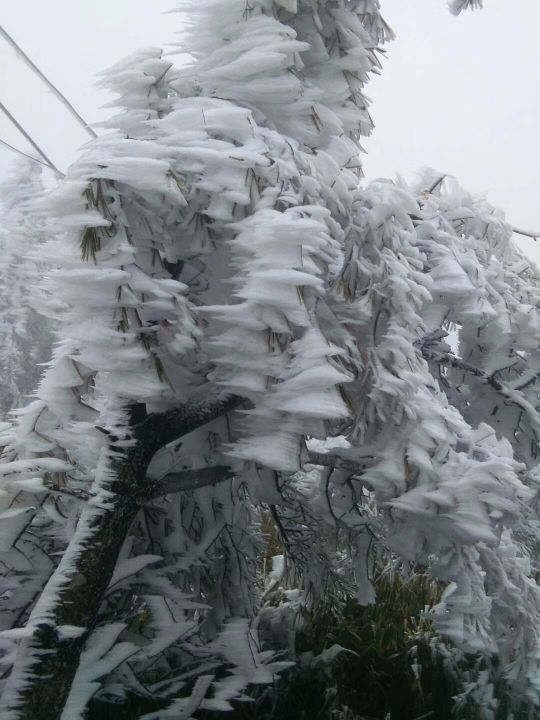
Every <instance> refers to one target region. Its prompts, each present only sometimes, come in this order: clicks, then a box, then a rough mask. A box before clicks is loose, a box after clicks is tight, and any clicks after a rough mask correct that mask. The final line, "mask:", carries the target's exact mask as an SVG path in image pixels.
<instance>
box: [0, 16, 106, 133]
mask: <svg viewBox="0 0 540 720" xmlns="http://www.w3.org/2000/svg"><path fill="white" fill-rule="evenodd" d="M0 36H2V37H3V38H4V40H5V41H6V42H8V43H9V44H10V45H11V47H12V48H14V49H15V51H16V52H17V53H19V54H20V55H21V57H22V59H23V61H24V62H25V63H26V65H28V67H29V68H30V69H31V70H32V71H33V72H34V73H36V75H37V76H38V77H39V78H40V79H41V80H42V81H43V82H44V83H45V84H46V85H47V87H48V88H49V89H50V90H51V91H52V92H53V93H54V95H56V97H57V98H58V100H60V102H61V103H62V105H64V107H66V108H67V109H68V110H69V112H70V113H71V114H72V115H73V117H74V118H75V119H76V120H77V122H78V123H79V125H81V126H82V127H83V128H84V129H85V130H86V132H87V133H88V134H89V135H90V136H91V137H93V138H95V137H97V133H95V132H94V130H93V129H92V128H91V127H90V126H89V125H88V123H87V122H86V120H85V119H84V118H83V117H81V116H80V115H79V113H78V112H77V111H76V110H75V108H74V107H73V105H72V104H71V103H70V102H69V100H68V99H67V97H66V96H65V95H63V94H62V93H61V92H60V90H59V89H58V88H57V87H56V85H53V83H52V82H51V81H50V80H49V78H48V77H47V76H46V75H44V74H43V73H42V72H41V70H40V69H39V68H38V66H37V65H36V64H35V63H34V62H32V60H31V59H30V58H29V57H28V55H27V54H26V53H25V52H24V50H23V49H22V48H21V47H20V46H19V45H18V44H17V43H16V42H15V40H14V39H13V38H12V37H11V35H9V33H8V32H6V30H4V28H3V27H2V26H1V25H0Z"/></svg>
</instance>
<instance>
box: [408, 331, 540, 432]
mask: <svg viewBox="0 0 540 720" xmlns="http://www.w3.org/2000/svg"><path fill="white" fill-rule="evenodd" d="M418 346H419V347H420V349H421V352H422V355H423V356H424V358H425V359H426V360H431V361H433V362H436V363H439V364H443V365H447V366H448V367H453V368H456V369H458V370H462V371H463V372H464V373H467V374H468V375H473V376H474V377H475V378H477V379H478V380H479V381H480V382H482V383H485V384H486V385H489V386H490V387H491V388H492V389H493V390H494V391H495V392H496V393H498V394H499V395H501V396H502V397H503V398H504V399H505V401H506V402H507V403H510V404H511V405H515V406H516V407H517V408H519V409H520V410H521V411H522V412H523V413H524V414H525V415H526V417H527V418H528V420H529V422H530V424H531V428H532V430H533V432H534V435H535V437H536V439H537V440H540V413H539V412H538V410H537V409H536V408H535V407H534V405H532V403H530V402H529V401H528V400H527V398H526V397H525V396H524V395H523V393H522V392H521V391H520V390H516V389H514V388H512V387H510V386H509V385H507V384H506V383H504V382H502V381H501V380H498V379H497V378H496V377H495V375H494V374H488V373H486V372H484V371H483V370H481V369H480V368H478V367H476V366H475V365H471V364H470V363H468V362H467V361H466V360H463V359H462V358H460V357H457V356H456V355H454V354H453V353H452V352H450V351H449V350H446V349H444V350H440V349H437V347H436V345H433V344H431V340H430V338H425V339H424V340H423V341H421V342H420V343H418Z"/></svg>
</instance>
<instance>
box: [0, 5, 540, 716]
mask: <svg viewBox="0 0 540 720" xmlns="http://www.w3.org/2000/svg"><path fill="white" fill-rule="evenodd" d="M470 4H471V3H469V5H470ZM461 5H462V4H454V6H453V9H454V10H455V11H459V10H460V9H462V8H461ZM186 7H187V8H188V10H189V22H188V30H185V31H184V35H183V38H182V42H181V45H180V47H181V49H182V51H184V52H185V51H189V52H191V54H192V57H193V61H192V63H191V64H190V65H188V66H187V67H184V68H181V69H176V68H174V67H173V65H172V64H171V62H170V61H169V60H166V59H165V58H164V57H163V55H162V52H161V50H159V49H156V48H148V49H145V50H142V51H140V52H138V53H135V54H134V55H132V56H130V57H129V58H127V59H126V60H124V61H122V62H120V63H118V64H117V65H115V66H114V67H113V68H111V69H110V70H109V71H107V72H106V73H103V75H102V78H103V83H104V84H105V85H106V86H107V87H108V88H110V89H112V90H113V91H114V92H115V93H116V94H117V96H118V97H117V100H116V101H115V105H116V106H117V107H119V108H120V113H119V114H118V115H116V116H114V117H112V118H111V119H110V120H109V121H108V122H107V123H106V124H105V127H106V132H105V133H104V134H103V135H101V136H100V137H99V138H97V139H96V140H94V141H92V142H90V143H89V144H87V145H86V146H85V148H84V149H83V152H82V155H81V157H80V158H79V160H77V161H76V162H75V163H74V164H73V165H72V167H71V168H70V170H69V172H68V174H67V176H66V178H65V179H64V180H62V181H61V182H60V183H59V185H58V187H57V188H55V189H54V191H52V192H51V193H50V194H49V195H48V197H47V198H46V200H45V201H44V203H45V204H46V207H47V217H48V225H49V227H50V239H49V240H48V242H47V243H45V244H44V245H43V247H42V250H41V258H42V262H46V263H47V264H49V265H51V266H52V267H54V268H55V270H54V272H51V273H50V274H49V276H48V277H47V278H46V279H45V280H44V282H43V284H42V287H41V291H40V292H41V294H40V296H39V297H40V311H41V312H43V313H44V314H46V315H47V317H50V318H52V319H53V320H54V322H55V323H57V326H58V328H59V331H58V337H59V341H58V343H57V344H56V346H55V348H54V352H53V357H52V359H51V361H50V363H49V365H48V367H47V371H46V373H45V375H44V377H43V379H42V381H41V383H40V385H39V388H38V389H37V392H36V398H35V399H34V401H33V402H32V403H30V404H29V405H27V406H26V407H25V408H24V409H22V410H20V411H18V414H17V422H16V425H15V426H14V427H4V428H3V429H2V442H3V445H4V447H5V449H4V455H3V458H2V465H1V466H0V467H1V468H2V472H1V479H0V483H1V484H0V490H1V493H0V505H1V512H0V540H1V544H0V560H1V568H2V577H3V588H2V595H1V603H2V606H1V607H2V612H1V613H0V617H1V623H2V629H3V630H5V632H4V634H3V635H0V664H1V665H2V678H3V680H2V682H3V684H4V697H3V702H4V708H5V710H4V711H3V712H4V716H5V717H6V718H30V717H33V716H32V714H31V713H32V712H35V708H36V707H40V711H42V708H43V707H47V708H48V710H47V712H49V714H48V715H47V714H45V715H43V717H47V718H48V717H57V716H58V712H57V710H58V708H60V710H61V711H63V712H64V716H65V717H67V716H69V717H70V719H71V718H76V717H82V716H83V713H84V711H85V710H84V709H85V707H86V705H87V703H88V702H89V701H90V699H91V698H92V697H95V698H97V699H100V700H101V701H109V702H123V701H124V700H125V699H126V697H127V696H128V695H129V694H137V695H140V696H143V697H145V698H146V699H147V700H148V701H150V700H151V701H153V702H155V703H156V707H157V708H158V710H157V711H156V713H153V712H151V713H150V714H148V715H147V717H148V718H151V717H169V716H170V717H186V718H187V717H189V716H190V715H191V714H192V713H193V712H195V711H196V709H197V708H198V707H202V708H208V709H222V710H226V709H230V701H231V700H232V699H234V698H236V697H239V696H241V695H242V693H243V692H244V691H245V689H246V686H247V685H249V684H252V683H260V682H269V681H270V680H271V678H272V675H273V673H274V672H278V671H279V670H280V669H281V668H282V667H283V665H282V664H280V663H276V662H275V661H273V659H272V657H271V654H270V653H269V652H267V651H266V650H264V649H260V648H261V645H260V643H259V641H258V639H257V637H256V626H257V622H256V621H255V622H254V618H256V616H257V612H258V606H259V604H260V598H261V595H262V593H261V592H260V589H261V588H260V585H261V583H260V582H259V581H260V578H259V575H260V571H259V567H258V559H259V557H260V544H261V539H260V510H261V508H269V509H270V512H271V515H272V517H273V520H274V522H275V525H276V528H277V532H278V533H279V536H280V541H281V543H282V544H283V548H284V552H285V556H286V562H284V563H283V571H282V572H281V573H280V582H283V583H284V584H286V583H287V582H288V583H289V584H290V586H291V587H296V590H297V592H296V596H295V597H296V602H297V604H298V605H301V604H302V603H303V604H304V605H308V606H315V605H317V604H320V603H327V604H328V603H330V604H337V605H339V603H340V602H342V601H343V600H344V599H346V598H347V597H351V596H352V597H356V598H357V599H359V600H360V601H361V602H371V601H373V599H374V595H373V591H372V588H371V587H370V583H369V572H370V570H369V568H370V562H369V559H370V552H371V551H372V549H373V547H376V548H378V550H377V551H378V552H379V553H383V554H384V553H386V556H387V557H388V556H391V555H392V554H393V555H394V556H399V557H400V558H402V559H403V560H404V561H406V562H409V563H411V564H412V565H414V564H419V565H421V566H422V567H423V568H425V569H426V570H428V571H429V572H430V573H431V574H432V575H433V577H434V578H436V579H438V580H439V581H440V582H441V583H443V584H444V585H445V586H446V588H447V589H446V592H445V593H444V595H443V598H442V601H441V603H440V604H439V606H438V607H437V608H435V610H434V612H433V620H434V623H435V625H436V627H437V629H438V631H439V632H440V633H441V634H442V635H443V636H446V637H447V638H449V639H450V640H451V641H452V642H453V643H454V645H455V646H456V647H457V648H458V649H459V650H460V651H461V652H464V653H476V654H478V655H479V656H480V657H483V658H484V660H485V665H486V667H488V668H489V672H488V673H487V675H479V676H478V677H477V678H476V685H474V681H475V680H474V678H473V681H471V682H473V685H471V687H469V688H468V690H467V692H473V690H474V692H476V694H477V696H478V698H479V700H478V702H479V703H480V704H482V697H488V696H490V693H491V691H492V684H493V682H494V681H495V680H497V679H499V678H504V680H505V681H506V683H507V684H508V687H509V688H510V689H511V691H512V692H513V693H514V694H515V696H516V697H525V696H526V697H528V698H529V699H530V700H531V701H532V702H533V703H537V704H538V702H539V697H538V681H537V678H538V670H539V668H538V657H539V654H538V653H539V650H540V644H539V632H540V630H539V624H538V620H539V611H540V593H539V589H538V587H537V585H536V583H535V581H534V572H535V569H536V568H535V565H534V561H535V558H534V550H535V547H536V543H537V533H538V523H537V519H536V518H537V497H538V479H539V478H538V471H537V454H538V433H539V432H540V426H539V423H540V416H539V414H538V411H537V409H536V403H537V395H538V390H539V388H538V363H539V356H538V346H539V342H538V341H539V339H540V318H539V313H538V307H539V290H540V285H539V280H538V276H537V274H536V272H535V271H534V270H533V269H532V268H531V266H530V265H529V263H528V262H527V261H526V260H525V259H524V257H523V256H522V255H521V254H520V253H519V252H518V251H517V250H516V249H515V248H514V247H513V245H512V243H511V229H510V228H509V226H508V225H507V224H506V223H505V222H504V219H503V217H502V216H501V214H500V213H498V212H497V211H495V210H494V209H493V208H492V207H490V206H489V205H488V204H487V203H486V202H485V201H483V200H482V199H478V198H474V197H472V196H471V195H469V194H468V193H467V192H465V191H464V190H463V189H462V188H461V187H460V186H459V185H458V184H457V182H456V181H455V180H453V179H452V178H449V177H446V176H444V175H439V174H436V173H434V172H433V171H426V172H424V173H423V174H422V175H421V177H420V179H419V181H418V183H417V184H416V185H415V186H412V187H409V186H407V185H406V184H405V183H404V182H403V181H401V180H398V181H396V182H391V181H385V180H381V181H376V182H373V183H371V184H369V185H367V186H365V185H362V184H360V179H361V177H362V170H361V162H360V159H359V154H360V150H361V148H360V140H361V137H362V136H363V135H366V134H368V133H369V132H370V131H371V128H372V124H371V119H370V116H369V111H368V107H369V102H368V100H367V98H366V97H365V96H364V94H363V89H364V85H365V83H366V82H367V80H368V78H369V75H370V73H372V72H378V71H379V69H380V62H379V53H380V45H381V43H383V42H384V41H386V40H388V39H390V38H391V37H392V34H391V31H390V30H389V28H388V26H387V25H386V24H385V22H384V20H383V19H382V18H381V16H380V13H379V3H378V2H377V1H376V0H351V1H350V2H334V1H333V0H332V1H330V0H319V1H318V2H311V1H310V2H308V1H307V0H299V1H298V2H296V1H290V0H280V1H279V2H278V1H277V0H276V1H275V2H274V1H272V0H255V1H254V2H252V3H251V4H248V5H246V4H245V2H243V0H229V1H228V2H227V3H219V4H217V3H216V2H214V1H209V0H207V1H205V2H203V3H198V4H197V7H196V8H194V7H192V5H191V3H189V4H186V5H185V6H184V10H185V9H186ZM23 306H24V304H23V303H21V307H23ZM449 333H454V335H455V336H456V337H457V349H456V348H455V347H454V345H455V343H454V345H450V344H449V343H448V342H447V339H448V334H449ZM224 392H225V393H228V394H230V395H231V396H233V397H232V398H231V397H230V396H229V395H223V393H224ZM220 393H221V394H220ZM215 397H217V398H218V399H219V402H223V407H224V409H223V410H222V411H221V412H215V413H214V414H211V413H210V414H209V415H208V417H209V418H210V420H211V422H196V421H195V420H196V418H197V412H198V413H199V415H204V412H203V411H204V409H205V407H207V406H208V405H209V404H210V405H211V399H212V398H215ZM223 398H225V399H224V400H223ZM233 400H234V403H233ZM219 402H218V403H217V405H218V406H219ZM192 407H196V408H198V410H197V412H195V413H194V416H193V417H194V418H195V420H194V421H193V424H192V431H191V430H190V428H189V427H187V430H186V428H185V427H184V430H183V432H182V433H180V435H177V436H173V437H170V436H169V435H168V434H167V433H168V430H167V427H168V425H167V423H169V421H170V418H171V417H175V415H174V413H175V412H176V411H177V410H178V409H180V410H182V409H183V408H192ZM233 407H236V408H237V409H238V411H237V412H232V408H233ZM201 408H202V409H201ZM171 413H172V415H171ZM145 433H147V434H146V435H145ZM148 448H151V451H149V450H148ZM156 451H157V454H156ZM146 452H149V453H150V455H152V456H154V455H155V457H153V458H152V459H151V461H150V460H149V458H146V455H145V453H146ZM141 458H145V459H144V461H143V460H142V459H141ZM209 466H210V467H212V466H213V467H217V468H220V467H221V468H225V470H226V471H225V472H224V473H223V476H222V478H221V481H220V482H217V481H216V482H214V481H212V482H208V483H199V484H198V485H197V486H195V487H196V488H197V489H193V487H191V488H189V487H188V488H187V489H186V485H182V482H184V480H185V477H186V476H185V475H184V476H183V475H182V473H183V472H184V473H185V472H186V471H190V472H193V471H195V472H196V471H197V470H200V469H201V468H208V467H209ZM147 470H148V472H146V471H147ZM165 478H168V480H167V483H169V482H177V483H179V484H178V489H179V490H183V492H171V493H169V494H165V495H164V494H163V493H161V494H160V492H159V488H160V483H161V482H163V483H165V482H166V480H165ZM171 479H172V480H171ZM168 487H171V486H170V485H168ZM115 568H116V569H115ZM96 588H97V589H96ZM298 598H301V600H298ZM66 657H67V658H69V661H66V660H65V658H66ZM55 663H57V664H55ZM66 667H67V668H69V672H71V673H72V675H71V676H70V677H69V678H68V679H67V680H66V678H65V677H63V676H62V673H64V672H66ZM59 668H62V670H61V671H60V669H59ZM225 671H227V672H226V673H225ZM45 672H47V673H48V674H49V675H50V676H51V677H52V678H53V680H51V682H50V683H48V684H47V688H44V687H43V685H42V684H40V683H38V677H39V674H40V673H45ZM224 673H225V674H224ZM56 682H58V683H60V684H61V687H62V688H63V690H61V689H59V685H55V683H56ZM66 688H68V689H69V688H71V690H70V694H69V698H68V697H67V695H65V690H66ZM47 692H49V693H50V694H49V695H48V696H47V695H43V693H47ZM62 692H64V695H62ZM482 693H484V695H482ZM44 698H46V699H47V702H44ZM48 703H49V704H48ZM486 707H487V705H486ZM163 708H168V709H163ZM54 712H56V715H54V714H53V713H54ZM34 717H35V716H34ZM486 717H488V716H487V715H486Z"/></svg>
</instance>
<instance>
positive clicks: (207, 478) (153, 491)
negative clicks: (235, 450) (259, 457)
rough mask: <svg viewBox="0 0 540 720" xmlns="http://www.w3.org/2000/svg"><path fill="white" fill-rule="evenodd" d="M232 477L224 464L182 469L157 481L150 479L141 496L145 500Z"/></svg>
mask: <svg viewBox="0 0 540 720" xmlns="http://www.w3.org/2000/svg"><path fill="white" fill-rule="evenodd" d="M232 477H233V473H232V472H231V471H230V470H229V468H228V467H225V466H224V465H216V466H214V467H207V468H200V469H199V470H182V471H181V472H177V473H170V474H169V475H165V477H163V478H161V480H159V481H158V482H156V481H151V483H150V484H149V488H148V490H145V491H144V493H143V494H142V498H143V500H144V501H146V500H149V499H152V498H157V497H163V496H165V495H172V494H174V493H179V492H188V491H190V490H198V489H199V488H203V487H208V486H209V485H217V484H218V483H220V482H223V481H224V480H230V479H231V478H232Z"/></svg>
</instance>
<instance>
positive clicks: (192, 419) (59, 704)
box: [5, 394, 242, 720]
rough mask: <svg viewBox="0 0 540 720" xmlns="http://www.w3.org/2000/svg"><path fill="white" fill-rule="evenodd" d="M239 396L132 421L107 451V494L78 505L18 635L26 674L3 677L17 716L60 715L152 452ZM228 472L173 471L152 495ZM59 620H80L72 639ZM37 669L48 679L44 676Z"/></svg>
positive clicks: (52, 718)
mask: <svg viewBox="0 0 540 720" xmlns="http://www.w3.org/2000/svg"><path fill="white" fill-rule="evenodd" d="M241 402H242V399H241V398H239V397H236V396H232V395H223V394H216V395H215V396H213V397H211V398H209V399H207V400H204V401H202V402H196V401H191V402H188V403H186V404H184V405H181V406H179V407H177V408H174V409H171V410H168V411H166V412H164V413H156V414H153V415H150V416H148V417H147V418H146V419H145V420H143V421H142V422H141V423H139V424H138V425H137V426H135V427H134V428H133V436H134V438H135V440H136V443H135V445H134V446H133V447H131V448H129V449H128V450H126V451H123V452H122V453H120V452H117V451H114V452H113V454H112V458H111V460H110V466H111V467H110V470H111V479H110V481H109V482H108V485H107V487H106V490H107V495H109V494H110V497H109V498H108V499H107V501H106V504H105V506H104V507H102V508H99V507H98V504H97V503H96V504H93V505H90V504H89V505H87V506H86V507H85V508H84V510H83V513H82V515H81V518H80V520H79V523H78V526H77V529H76V531H75V533H74V536H73V538H72V540H71V543H70V545H69V546H68V548H67V549H66V551H65V553H64V555H63V558H62V562H61V563H60V565H59V566H58V568H57V570H56V571H55V572H54V573H53V575H52V576H51V579H50V580H49V583H48V585H47V587H46V588H45V590H44V592H43V595H42V597H43V598H45V600H44V601H42V602H39V603H37V605H36V606H35V608H34V611H33V613H32V614H31V616H30V619H29V626H30V627H33V635H32V637H31V638H30V639H29V640H26V641H24V642H23V647H21V648H20V651H19V653H18V656H17V660H16V663H15V666H14V669H13V671H12V677H13V678H14V679H15V680H14V682H15V683H16V679H17V678H18V677H20V674H21V673H24V674H25V675H27V677H28V680H27V682H26V683H25V684H24V687H18V688H16V687H14V688H10V686H9V681H8V688H7V690H6V695H5V701H6V703H7V704H8V707H9V708H10V709H13V710H16V713H17V715H16V716H17V718H20V720H58V718H60V716H61V714H62V709H63V708H64V706H65V703H66V700H67V696H68V694H69V691H70V688H71V684H72V682H73V678H74V676H75V673H76V671H77V667H78V664H79V660H80V655H81V652H82V650H83V648H84V637H86V635H87V634H88V633H90V632H91V631H92V629H93V627H94V626H95V624H96V622H97V619H98V614H99V609H100V606H101V603H102V600H103V597H104V594H105V592H106V590H107V587H108V585H109V583H110V580H111V577H112V575H113V572H114V569H115V566H116V562H117V559H118V555H119V553H120V550H121V548H122V545H123V544H124V540H125V538H126V536H127V533H128V532H129V529H130V527H131V525H132V523H133V521H134V520H135V518H136V516H137V513H138V512H139V510H140V507H141V504H143V503H142V502H141V500H142V497H143V495H141V491H142V492H143V493H144V492H145V491H146V492H148V490H147V488H148V481H147V477H146V471H147V468H148V465H149V463H150V461H151V459H152V457H153V455H154V454H155V453H156V452H157V450H159V449H160V448H161V447H163V446H164V445H166V444H167V443H169V442H171V441H173V440H177V439H178V438H180V437H182V436H183V435H186V434H188V433H190V432H192V431H193V430H196V429H197V428H199V427H201V426H203V425H206V424H207V423H208V422H211V421H212V420H214V419H216V418H218V417H221V416H222V415H224V414H225V413H227V412H229V411H230V410H233V409H234V408H235V407H237V406H238V405H239V404H240V403H241ZM113 445H114V442H113ZM223 471H224V472H223ZM225 473H227V475H225ZM228 476H229V475H228V471H227V470H226V469H224V468H207V469H205V470H200V471H188V472H185V473H175V474H172V475H170V476H169V477H166V478H165V479H164V481H163V485H162V486H161V487H160V489H159V492H156V493H155V494H154V497H156V496H158V495H162V494H166V493H168V492H175V493H176V492H181V491H183V490H188V489H189V490H192V489H195V488H196V487H204V486H205V485H211V484H214V483H215V482H219V481H221V480H225V479H226V477H228ZM162 491H163V492H162ZM147 497H148V496H147ZM61 626H73V627H78V628H84V629H85V635H84V636H81V638H79V639H77V640H73V638H64V637H63V636H62V634H61V633H60V632H59V631H58V630H57V628H58V627H61ZM44 677H47V678H48V681H47V682H43V678H44Z"/></svg>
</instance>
